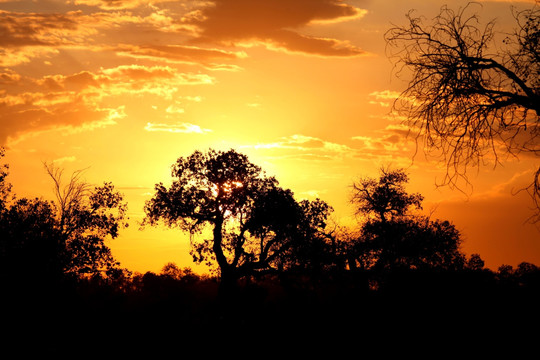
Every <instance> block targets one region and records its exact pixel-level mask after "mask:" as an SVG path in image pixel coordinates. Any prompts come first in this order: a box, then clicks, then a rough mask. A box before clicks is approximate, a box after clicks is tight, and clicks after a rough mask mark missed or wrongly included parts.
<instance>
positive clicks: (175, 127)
mask: <svg viewBox="0 0 540 360" xmlns="http://www.w3.org/2000/svg"><path fill="white" fill-rule="evenodd" d="M144 130H146V131H151V132H154V131H159V132H169V133H183V134H193V133H195V134H204V133H207V132H211V131H212V130H210V129H203V128H201V127H200V126H199V125H194V124H190V123H174V124H156V123H151V122H149V123H147V124H146V126H145V127H144Z"/></svg>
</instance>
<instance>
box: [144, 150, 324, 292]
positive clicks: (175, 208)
mask: <svg viewBox="0 0 540 360" xmlns="http://www.w3.org/2000/svg"><path fill="white" fill-rule="evenodd" d="M172 176H173V178H174V180H173V182H172V184H171V185H170V186H169V187H166V186H165V185H163V184H162V183H159V184H157V185H156V187H155V194H154V196H153V198H152V199H151V200H150V201H148V202H147V203H146V206H145V212H146V218H145V223H147V224H152V225H154V224H156V223H157V222H158V221H160V220H161V221H163V222H164V223H165V224H166V225H167V226H170V227H176V226H177V227H179V228H180V229H181V230H183V231H186V232H188V233H190V234H191V235H197V234H201V232H203V230H204V228H205V227H210V229H211V231H212V238H211V239H203V240H200V239H195V236H192V250H191V253H192V255H193V258H194V260H195V261H197V262H202V261H207V262H208V264H213V263H214V261H215V263H216V264H217V266H218V268H219V271H220V276H221V279H222V282H223V283H228V282H230V283H234V282H235V281H236V280H238V279H240V278H242V277H246V276H253V275H257V274H262V273H268V272H275V271H278V270H282V269H284V268H288V267H291V266H293V264H294V263H295V261H294V259H295V256H297V255H298V254H299V251H300V249H302V248H303V246H302V245H303V244H305V243H306V242H307V241H308V240H312V239H313V235H314V234H317V233H318V232H320V231H322V229H323V228H324V226H325V221H326V217H327V215H328V213H329V211H330V207H329V206H328V205H327V204H326V203H324V202H322V201H320V200H317V201H315V202H309V201H303V202H301V203H298V202H297V201H296V200H295V199H294V196H293V193H292V191H290V190H287V189H283V188H281V187H280V186H279V184H278V181H277V180H276V179H275V178H274V177H268V176H266V175H265V174H264V173H263V172H262V170H261V168H260V167H259V166H257V165H255V164H253V163H251V162H250V161H249V160H248V158H247V156H246V155H244V154H240V153H238V152H236V151H235V150H229V151H216V150H213V149H210V150H209V151H208V152H206V153H203V152H200V151H195V152H194V153H193V154H192V155H190V156H188V157H180V158H178V160H177V162H176V163H175V164H174V165H173V167H172Z"/></svg>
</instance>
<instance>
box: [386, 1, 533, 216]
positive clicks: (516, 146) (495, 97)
mask: <svg viewBox="0 0 540 360" xmlns="http://www.w3.org/2000/svg"><path fill="white" fill-rule="evenodd" d="M475 5H478V4H474V3H471V4H469V5H467V6H465V7H463V8H460V9H459V10H457V11H454V10H452V9H450V8H448V7H446V6H444V7H442V8H441V11H440V13H439V15H437V16H436V17H435V18H434V19H433V20H432V22H427V21H426V19H425V18H422V17H416V16H414V14H413V12H412V11H411V12H409V14H408V15H407V20H408V24H407V25H405V26H395V27H392V28H391V29H390V30H388V31H387V33H386V34H385V39H386V41H387V45H388V50H389V56H390V58H391V59H394V60H395V64H396V69H397V72H398V74H404V73H406V74H408V75H410V76H411V77H410V81H409V83H408V86H407V88H406V89H405V90H404V91H403V93H402V94H401V96H400V97H399V98H398V99H397V101H396V102H395V108H396V109H397V111H398V113H399V114H400V115H404V116H405V118H406V119H407V120H406V123H407V125H408V126H409V127H410V128H411V129H412V130H413V131H414V132H416V133H417V134H418V137H417V140H420V141H423V142H424V144H423V145H424V148H425V149H426V153H427V154H428V155H435V156H436V157H438V158H441V159H442V160H443V161H444V162H445V164H446V165H447V172H446V176H445V178H444V181H443V185H452V186H456V185H457V184H458V183H459V182H460V181H462V180H465V181H466V182H468V180H467V170H468V169H469V168H471V167H478V166H480V165H482V164H483V162H484V161H486V160H490V161H491V160H492V161H493V162H494V164H495V165H497V164H498V163H499V162H500V157H501V156H503V155H511V156H523V155H524V156H532V157H534V158H536V157H537V156H538V155H539V154H540V142H539V136H538V135H539V134H540V93H539V92H540V76H539V75H540V66H539V59H540V45H539V41H538V40H539V37H540V8H539V2H537V3H536V5H535V6H533V7H532V8H530V9H527V10H522V11H514V13H513V14H514V18H515V21H516V26H515V28H514V32H513V33H504V32H502V31H497V30H496V27H495V25H496V24H495V21H489V22H488V23H487V24H485V25H484V26H482V25H481V22H480V18H479V16H478V14H477V13H476V12H474V11H473V10H474V9H473V7H474V6H475ZM539 175H540V167H539V169H538V170H537V171H536V172H535V176H534V181H533V182H532V184H531V186H530V187H529V188H528V190H529V192H530V193H531V195H532V197H533V199H534V201H535V203H536V205H537V208H538V210H539V211H540V178H539ZM539 216H540V212H539Z"/></svg>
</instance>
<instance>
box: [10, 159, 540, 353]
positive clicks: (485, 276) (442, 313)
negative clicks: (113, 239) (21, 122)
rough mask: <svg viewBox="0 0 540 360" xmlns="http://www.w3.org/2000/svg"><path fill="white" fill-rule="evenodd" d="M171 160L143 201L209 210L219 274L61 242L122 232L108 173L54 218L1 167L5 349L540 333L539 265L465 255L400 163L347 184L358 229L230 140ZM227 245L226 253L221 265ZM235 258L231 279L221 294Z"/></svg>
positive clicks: (449, 339) (198, 212)
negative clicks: (422, 210) (429, 212)
mask: <svg viewBox="0 0 540 360" xmlns="http://www.w3.org/2000/svg"><path fill="white" fill-rule="evenodd" d="M210 166H213V168H212V171H208V169H209V167H210ZM193 169H196V170H197V171H193ZM180 170H182V171H180ZM174 171H175V172H174V174H175V175H179V176H177V177H178V179H182V181H180V180H178V181H179V182H176V183H175V182H173V185H172V186H171V188H169V189H167V188H165V187H164V186H163V185H161V184H158V185H157V187H156V195H155V197H154V198H153V200H152V201H151V202H149V203H148V205H147V211H148V214H149V216H155V218H154V219H155V220H157V219H158V218H159V219H163V217H164V216H170V218H165V219H166V220H168V221H170V224H173V223H177V224H179V225H180V226H182V227H184V229H187V230H195V229H197V226H199V225H202V224H203V223H204V222H206V223H207V224H209V225H210V226H211V229H212V235H213V236H214V237H213V239H211V241H210V242H203V245H202V246H201V245H199V246H196V247H195V248H194V255H196V256H201V257H202V256H204V257H205V259H208V260H211V261H212V260H213V259H215V260H213V261H215V262H214V265H216V266H215V269H216V270H219V271H217V272H216V273H215V274H211V275H204V276H203V275H197V274H194V273H193V272H192V271H191V270H190V269H189V268H183V269H181V268H178V267H177V266H176V265H175V264H166V265H165V266H164V268H163V270H162V272H161V273H159V274H156V273H152V272H147V273H145V274H137V273H136V274H132V273H130V272H129V271H127V270H122V269H121V268H119V267H116V265H115V266H113V268H112V269H116V270H115V271H108V268H107V267H105V268H102V267H101V266H100V264H103V259H104V257H102V256H101V255H100V254H108V252H107V251H106V249H102V250H103V251H104V252H99V251H98V252H96V251H93V250H92V249H94V248H93V247H88V246H81V247H69V246H67V247H66V243H65V242H63V241H64V240H65V239H69V238H66V235H69V234H73V235H72V236H75V238H74V239H79V238H80V239H81V241H74V242H71V243H72V244H85V241H93V240H96V239H98V235H100V234H101V235H103V234H108V235H109V236H110V235H113V234H117V232H115V231H116V230H118V229H119V228H118V227H116V226H114V224H118V222H116V221H117V220H119V219H120V218H118V217H115V216H114V214H111V213H109V212H108V211H109V210H111V209H116V207H117V206H118V205H119V204H121V197H120V196H119V195H118V194H117V193H115V192H114V191H113V188H112V187H107V186H105V187H104V188H98V190H97V192H93V193H92V194H93V195H92V196H91V197H90V198H89V199H88V201H89V202H86V201H82V202H79V201H77V202H75V203H74V204H73V206H72V207H70V209H72V210H76V211H74V212H73V213H67V210H65V211H66V214H65V216H64V217H62V216H58V215H59V214H62V212H60V213H58V212H57V209H58V208H57V207H55V206H53V205H54V204H50V203H48V202H45V201H43V200H39V199H34V200H29V199H15V200H12V199H10V198H9V196H7V195H8V194H10V190H11V189H10V186H9V184H7V182H6V180H5V179H6V177H7V169H6V168H5V167H2V168H1V171H0V180H1V181H0V190H1V191H0V194H5V196H2V197H1V200H2V201H1V203H0V204H1V207H0V230H1V231H0V233H1V234H2V238H1V239H0V240H1V241H0V245H1V248H0V250H1V252H0V255H1V256H2V260H3V261H2V264H1V271H2V273H1V274H0V276H1V286H2V290H3V292H2V297H1V302H2V303H1V304H0V305H1V309H2V311H3V314H4V317H3V320H4V321H3V323H2V325H3V328H4V330H6V331H7V332H6V334H7V335H5V337H4V340H5V341H4V343H5V345H6V346H5V348H6V351H7V349H9V348H13V349H16V350H17V351H18V353H19V354H21V355H35V354H41V355H43V354H53V355H55V354H56V355H69V356H75V357H78V356H79V355H81V354H85V355H96V356H98V355H101V356H102V355H105V354H107V355H117V356H126V355H141V354H142V351H146V352H147V354H148V355H150V356H158V354H159V352H160V351H162V352H169V351H178V349H179V348H181V349H184V348H185V349H188V348H196V349H204V351H205V353H206V352H215V353H219V354H221V355H223V354H224V353H226V352H227V351H229V350H230V349H231V346H232V347H233V348H234V347H235V346H238V347H239V348H241V349H242V351H246V352H247V353H249V354H251V353H250V352H249V351H264V352H265V354H270V353H271V352H272V351H275V352H276V353H277V354H282V352H283V351H288V352H289V353H290V351H291V348H292V349H296V350H301V351H302V355H304V356H305V355H306V354H307V353H308V352H309V351H310V350H311V351H313V352H315V353H318V351H319V350H320V349H322V348H325V350H331V351H332V352H331V353H332V355H333V356H339V355H338V354H339V351H340V350H344V351H345V350H351V349H356V351H357V352H358V351H360V350H358V349H359V348H370V347H373V346H374V345H375V344H378V345H377V346H379V345H382V347H381V348H380V350H377V351H378V352H380V351H384V350H385V349H387V348H388V344H393V345H394V346H398V345H396V344H401V345H403V344H408V346H410V345H411V344H415V345H416V346H419V347H420V348H422V346H424V347H425V346H426V344H438V346H444V348H445V349H446V348H447V347H448V346H449V345H451V346H453V347H455V346H456V341H458V342H459V341H462V340H460V339H463V338H474V339H478V335H479V334H482V336H484V337H486V336H487V337H488V338H490V337H493V338H495V337H500V336H501V333H503V334H504V340H505V341H506V343H515V341H517V340H519V342H520V346H521V348H523V347H526V346H527V345H528V344H530V343H529V340H530V338H529V337H532V338H533V339H534V341H536V336H537V332H536V327H533V328H530V326H536V324H537V322H538V320H540V309H539V307H538V303H539V302H538V301H539V300H540V268H538V267H537V266H536V265H534V264H530V263H525V262H523V263H521V264H520V265H519V266H518V267H517V268H516V269H514V268H512V267H510V266H502V267H501V268H500V269H498V271H496V272H494V271H492V270H489V269H486V268H485V267H484V263H483V261H482V259H481V257H480V256H479V255H477V254H475V255H473V256H470V257H469V258H468V259H467V257H466V256H465V255H464V254H462V253H461V252H460V248H459V245H460V243H461V240H460V237H459V233H458V232H457V231H456V230H455V228H454V227H453V226H452V225H451V224H450V223H449V222H447V221H439V220H431V219H426V218H424V217H422V216H419V215H415V213H414V212H413V209H414V208H415V207H419V206H421V200H422V197H421V195H420V194H408V193H407V192H406V190H405V185H406V183H407V180H408V177H407V176H406V174H405V173H404V172H403V171H402V170H393V171H390V170H384V169H383V170H381V174H380V177H379V178H378V179H363V180H361V181H360V182H358V183H357V184H355V186H354V189H355V191H356V193H355V194H354V195H355V196H353V203H354V204H355V206H356V207H357V209H358V210H359V211H360V213H361V215H363V218H364V221H363V222H361V223H360V224H359V229H357V231H356V232H352V231H349V232H348V231H338V230H336V229H335V227H331V228H329V227H328V226H326V225H327V224H326V220H327V215H328V213H329V211H330V207H329V206H328V205H327V204H326V203H324V202H322V201H313V202H297V201H296V200H294V197H293V194H292V192H290V191H289V190H284V189H281V188H280V187H279V186H278V185H277V181H276V180H275V179H272V178H266V177H265V176H263V175H262V172H260V169H259V168H258V167H256V166H254V165H253V164H251V163H249V161H247V158H246V157H245V156H243V155H241V154H239V153H237V152H235V151H229V152H210V153H208V154H206V155H205V154H202V153H198V152H196V153H194V155H193V156H192V157H188V158H181V159H179V161H178V163H177V167H175V168H174ZM185 172H187V174H189V177H187V178H184V176H185V174H186V173H185ZM239 175H242V176H243V177H238V176H239ZM192 176H195V178H193V177H192ZM210 180H211V181H210ZM188 185H189V186H188ZM103 195H106V196H103ZM64 203H66V204H67V203H68V202H64ZM84 204H87V205H86V206H85V205H84ZM87 206H89V207H87ZM102 207H104V208H102ZM65 209H68V207H66V208H65ZM99 209H103V210H104V211H105V210H106V212H100V210H99ZM86 210H89V211H90V213H87V212H86ZM68 214H71V215H69V217H68ZM107 214H108V215H107ZM94 215H95V216H96V217H92V216H94ZM74 216H76V217H74ZM79 216H82V217H79ZM62 218H64V223H65V224H66V226H67V225H68V224H70V226H73V228H72V231H70V232H69V233H68V234H66V232H65V229H67V228H66V227H61V226H59V224H62V223H63V222H62V221H60V222H58V221H59V220H58V219H62ZM67 219H71V220H69V221H66V220H67ZM77 219H87V220H88V221H82V220H81V221H79V220H77ZM75 220H77V221H75ZM90 220H92V221H90ZM225 220H227V221H230V223H229V224H228V226H224V223H225ZM109 225H111V226H109ZM232 225H235V226H232ZM63 229H64V230H63ZM95 229H100V231H98V232H96V233H93V234H92V232H91V231H92V230H95ZM218 230H220V231H221V233H219V231H218ZM101 239H102V240H103V238H101ZM216 240H217V243H218V244H219V245H220V246H222V248H221V249H220V248H217V247H216V246H214V244H216ZM212 241H213V242H214V244H212ZM95 244H102V245H103V246H104V243H103V242H100V241H97V242H95ZM60 245H62V246H60ZM209 245H211V246H209ZM98 249H99V246H98ZM75 250H77V251H75ZM216 250H217V251H222V253H212V251H216ZM225 254H227V256H230V257H228V258H227V262H226V263H219V261H220V260H218V259H217V258H218V257H220V256H225ZM66 255H69V256H67V257H66ZM75 255H77V256H75ZM213 256H215V258H214V257H213ZM65 259H72V260H71V261H70V262H66V260H65ZM105 259H108V257H105ZM75 260H77V261H75ZM82 260H84V262H83V261H82ZM66 264H72V265H77V266H66ZM81 264H86V265H85V266H81ZM228 267H230V268H228ZM92 269H95V270H96V271H91V270H92ZM230 269H234V271H235V272H234V277H232V279H234V285H235V286H234V291H227V292H226V296H225V297H223V292H222V290H223V279H224V278H223V275H224V274H225V273H226V272H227V271H229V270H230ZM246 269H247V270H246ZM101 270H106V271H101ZM224 270H225V271H224ZM248 270H249V271H248ZM226 284H227V285H230V283H228V282H226ZM523 329H531V330H527V331H526V332H524V331H522V330H523ZM420 339H421V340H420ZM385 344H386V345H385ZM401 345H399V346H401ZM399 346H398V348H399V349H401V347H399Z"/></svg>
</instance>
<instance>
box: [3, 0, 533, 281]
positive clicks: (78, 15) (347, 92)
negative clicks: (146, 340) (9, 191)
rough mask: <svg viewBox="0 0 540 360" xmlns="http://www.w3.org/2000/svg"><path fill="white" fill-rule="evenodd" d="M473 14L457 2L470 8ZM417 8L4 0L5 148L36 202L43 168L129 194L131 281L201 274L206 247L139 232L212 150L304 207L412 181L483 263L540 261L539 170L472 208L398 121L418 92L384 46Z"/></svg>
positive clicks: (293, 1)
mask: <svg viewBox="0 0 540 360" xmlns="http://www.w3.org/2000/svg"><path fill="white" fill-rule="evenodd" d="M466 3H467V2H466V1H452V2H451V5H452V7H458V6H463V5H465V4H466ZM532 3H534V1H523V2H519V1H481V2H480V4H481V6H478V7H477V8H478V10H479V11H480V14H481V16H482V19H486V21H487V20H488V19H492V18H497V19H498V23H497V24H498V26H500V28H501V29H503V28H504V29H508V26H512V20H513V18H512V13H511V7H512V6H514V7H516V8H518V9H521V8H526V7H530V6H531V4H532ZM443 4H444V2H442V1H438V0H437V1H433V0H429V1H428V0H416V1H400V2H398V1H394V0H346V1H338V0H273V1H267V0H266V1H257V0H213V1H187V0H184V1H167V0H156V1H153V2H151V4H149V2H147V1H142V0H125V1H122V0H116V1H114V0H112V1H111V0H109V1H105V0H71V1H69V0H68V1H66V0H62V1H52V0H51V1H6V0H0V18H1V20H0V34H2V36H1V37H0V52H1V53H0V55H1V56H0V145H4V146H5V147H6V149H7V154H6V157H5V161H6V162H7V163H8V164H9V165H10V177H9V180H10V181H11V183H12V184H13V185H14V191H15V193H16V194H17V195H18V196H20V197H22V196H41V197H44V198H52V188H51V182H50V180H49V179H48V178H47V176H46V174H45V171H44V169H43V162H44V161H47V162H51V161H54V162H55V163H56V164H57V165H60V166H62V167H64V168H65V169H66V171H67V172H69V171H73V170H77V169H83V168H85V169H87V170H86V172H85V178H86V180H87V181H88V182H90V183H95V184H100V183H102V182H103V181H112V182H113V183H114V184H115V186H116V187H117V188H118V189H119V190H120V191H121V192H123V193H124V194H125V197H126V199H127V201H128V206H129V216H130V223H131V227H130V228H129V229H128V230H126V231H124V232H123V233H122V234H121V236H120V237H119V238H118V239H116V240H113V241H112V242H110V243H109V245H110V247H111V249H112V251H113V254H114V255H115V256H116V258H117V259H118V260H119V261H120V262H121V263H122V265H123V266H124V267H127V268H129V269H130V270H133V271H138V272H145V271H156V272H159V271H160V270H161V268H162V267H163V265H164V264H165V263H167V262H175V263H176V264H177V265H179V266H181V267H184V266H189V267H192V268H193V269H195V270H197V267H196V266H194V264H193V263H192V262H191V258H190V257H189V254H188V249H189V240H188V237H187V236H186V235H184V234H182V233H180V232H178V231H176V230H168V229H161V228H146V229H144V230H143V231H141V230H139V226H138V223H139V221H140V220H141V219H142V216H143V205H144V201H145V200H147V199H149V198H150V196H151V194H152V190H153V186H154V184H155V183H157V182H160V181H163V182H167V181H168V180H169V179H170V172H169V169H170V166H171V165H172V163H173V162H174V161H175V160H176V159H177V158H178V157H179V156H187V155H189V154H191V153H192V152H193V151H194V150H196V149H198V150H203V151H204V150H206V149H208V148H210V147H212V148H216V149H224V150H225V149H229V148H231V147H232V148H235V149H237V150H238V151H241V152H244V153H246V154H247V155H249V157H250V159H251V161H252V162H254V163H256V164H258V165H260V166H261V167H263V169H264V170H266V171H267V172H268V173H269V174H272V175H276V176H277V178H278V180H279V181H280V183H281V185H282V186H283V187H286V188H290V189H292V190H293V191H294V193H295V195H296V197H297V198H298V199H301V198H314V197H317V196H318V197H320V198H322V199H323V200H325V201H327V202H328V203H330V204H331V205H332V206H333V207H334V208H335V213H334V217H335V218H336V220H337V221H339V222H341V223H348V222H350V221H351V220H352V213H353V209H352V207H351V206H350V204H349V203H348V199H349V195H350V194H349V190H350V188H349V187H350V185H351V183H352V182H353V181H354V180H355V179H357V178H358V177H361V176H377V170H378V168H379V167H381V166H386V165H391V166H394V167H405V168H407V170H408V172H409V175H410V178H411V182H410V186H409V189H410V191H411V192H421V193H422V194H423V195H424V197H425V202H424V208H425V211H426V213H431V212H432V213H433V214H432V216H433V217H436V218H440V219H447V220H451V221H452V222H453V223H454V224H455V225H456V226H457V228H458V229H459V230H460V231H461V232H462V234H463V238H464V247H463V250H464V252H465V253H466V254H471V253H479V254H480V255H481V257H482V258H483V259H484V260H485V261H486V265H487V266H489V267H490V268H492V269H495V270H496V269H497V268H498V267H499V266H500V265H502V264H509V265H513V266H516V265H517V264H518V263H520V262H522V261H528V262H533V263H535V264H539V265H540V232H539V229H538V228H537V227H535V226H534V225H531V224H527V223H526V220H527V218H528V216H530V215H531V212H530V209H529V206H530V205H531V204H530V199H529V198H528V197H527V196H526V194H523V193H522V194H519V195H513V193H514V192H515V191H516V190H518V189H520V188H522V187H523V186H525V185H527V184H528V182H530V181H531V180H532V170H533V168H534V167H535V166H537V159H534V158H533V159H527V158H520V159H503V161H502V164H500V165H499V166H497V167H496V168H495V169H494V168H493V166H491V165H490V164H488V165H487V166H485V167H482V168H480V169H479V171H478V173H476V172H474V171H473V172H471V174H470V175H471V178H470V180H471V185H472V187H468V188H466V189H465V194H464V193H461V192H459V191H456V190H452V189H449V188H446V187H444V188H437V187H436V186H435V185H436V182H437V180H438V179H440V178H441V177H442V176H444V168H443V167H442V166H441V164H439V163H437V162H434V161H430V162H428V161H426V160H425V159H423V157H422V156H418V157H416V158H415V159H414V161H413V158H412V155H413V153H414V149H415V147H414V142H413V141H412V140H411V139H408V138H406V137H405V136H404V134H405V132H404V129H403V128H402V127H401V126H400V124H399V122H398V121H397V120H396V119H395V118H392V116H390V106H389V105H390V104H391V102H392V101H393V99H394V98H395V96H396V94H397V93H398V92H399V91H400V90H403V87H404V85H405V84H406V83H405V82H404V80H403V79H399V78H397V77H396V76H395V75H394V74H393V73H392V64H391V62H390V61H389V59H388V58H387V56H386V55H385V42H384V39H383V34H384V32H385V31H386V30H387V29H388V28H389V27H391V25H392V24H404V22H405V14H406V13H407V12H408V11H409V10H410V9H417V12H418V14H422V15H425V16H426V17H427V18H431V17H433V16H435V15H436V14H437V13H438V9H439V8H440V7H441V6H442V5H443Z"/></svg>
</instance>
